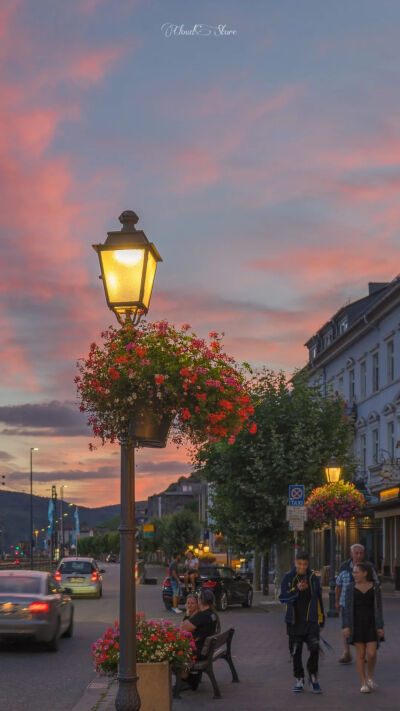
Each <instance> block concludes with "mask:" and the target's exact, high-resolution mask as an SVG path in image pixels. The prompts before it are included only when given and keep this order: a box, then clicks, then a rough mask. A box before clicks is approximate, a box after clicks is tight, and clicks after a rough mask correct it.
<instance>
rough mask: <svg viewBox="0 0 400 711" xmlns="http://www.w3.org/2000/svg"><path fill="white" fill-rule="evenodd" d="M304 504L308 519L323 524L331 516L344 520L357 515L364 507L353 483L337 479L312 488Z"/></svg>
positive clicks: (361, 497) (363, 501) (360, 494)
mask: <svg viewBox="0 0 400 711" xmlns="http://www.w3.org/2000/svg"><path fill="white" fill-rule="evenodd" d="M306 506H307V515H308V520H309V521H313V522H314V523H316V524H324V523H329V522H330V521H331V520H332V518H334V519H337V520H339V521H346V520H347V519H349V518H352V516H359V515H360V514H361V513H362V511H363V509H364V507H365V498H364V495H363V494H362V493H361V492H360V491H358V489H356V487H355V486H354V484H351V483H346V482H343V481H338V482H337V483H335V484H325V486H320V487H318V488H317V489H314V490H313V491H312V492H311V494H310V496H309V497H308V499H307V501H306Z"/></svg>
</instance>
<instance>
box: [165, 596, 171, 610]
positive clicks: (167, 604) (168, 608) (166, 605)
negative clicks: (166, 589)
mask: <svg viewBox="0 0 400 711" xmlns="http://www.w3.org/2000/svg"><path fill="white" fill-rule="evenodd" d="M164 605H165V609H166V610H168V611H169V610H172V600H168V599H165V600H164Z"/></svg>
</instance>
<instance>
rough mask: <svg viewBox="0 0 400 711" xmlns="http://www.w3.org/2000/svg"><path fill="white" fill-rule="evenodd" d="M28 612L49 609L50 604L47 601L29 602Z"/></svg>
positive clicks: (46, 610)
mask: <svg viewBox="0 0 400 711" xmlns="http://www.w3.org/2000/svg"><path fill="white" fill-rule="evenodd" d="M28 610H29V612H34V613H38V612H48V611H49V610H50V605H49V603H48V602H31V604H30V605H29V608H28Z"/></svg>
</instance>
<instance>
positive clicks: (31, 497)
mask: <svg viewBox="0 0 400 711" xmlns="http://www.w3.org/2000/svg"><path fill="white" fill-rule="evenodd" d="M32 454H33V447H31V496H30V516H29V521H30V524H29V541H30V546H29V547H30V567H31V570H33V473H32V469H33V466H32Z"/></svg>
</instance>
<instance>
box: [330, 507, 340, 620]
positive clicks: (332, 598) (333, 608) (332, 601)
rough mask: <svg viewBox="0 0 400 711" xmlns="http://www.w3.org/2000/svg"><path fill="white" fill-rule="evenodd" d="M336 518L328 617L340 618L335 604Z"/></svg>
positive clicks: (333, 535)
mask: <svg viewBox="0 0 400 711" xmlns="http://www.w3.org/2000/svg"><path fill="white" fill-rule="evenodd" d="M335 523H336V522H335V517H334V516H332V520H331V541H330V543H331V556H330V557H331V560H330V565H329V569H330V570H329V610H328V617H338V616H339V613H338V611H337V609H336V602H335V589H336V577H335V564H336V528H335Z"/></svg>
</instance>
